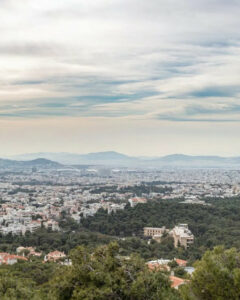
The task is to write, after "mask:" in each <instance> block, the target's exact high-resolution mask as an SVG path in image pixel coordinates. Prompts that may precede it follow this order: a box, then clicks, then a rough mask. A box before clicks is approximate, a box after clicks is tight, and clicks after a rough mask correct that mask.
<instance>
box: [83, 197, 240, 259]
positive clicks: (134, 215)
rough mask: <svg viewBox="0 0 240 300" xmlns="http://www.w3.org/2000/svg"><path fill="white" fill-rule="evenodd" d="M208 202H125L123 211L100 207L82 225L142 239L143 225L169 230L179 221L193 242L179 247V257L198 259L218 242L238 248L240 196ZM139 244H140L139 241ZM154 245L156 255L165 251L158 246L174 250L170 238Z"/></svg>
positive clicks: (118, 235) (90, 228)
mask: <svg viewBox="0 0 240 300" xmlns="http://www.w3.org/2000/svg"><path fill="white" fill-rule="evenodd" d="M211 203H212V205H211V206H203V205H196V204H182V203H179V201H177V200H171V201H170V200H168V201H163V200H161V201H152V202H149V203H147V204H139V205H137V206H136V207H134V208H131V207H130V206H129V205H127V206H126V208H125V209H124V210H122V211H117V212H116V213H112V214H110V215H109V214H108V213H107V211H105V210H103V209H101V210H99V211H98V213H97V214H96V215H95V216H94V217H88V218H86V219H83V220H82V224H83V226H84V227H85V228H87V229H88V230H91V231H94V232H100V233H103V234H107V235H112V236H117V237H132V236H135V237H140V238H143V227H145V226H154V227H162V226H166V228H170V229H171V228H173V227H174V226H175V225H177V224H178V223H187V224H188V225H189V228H190V230H191V231H192V233H193V234H194V236H195V242H194V245H193V246H191V247H190V248H189V249H188V250H187V251H185V250H183V249H182V250H181V256H182V257H183V258H184V257H185V258H191V259H192V260H195V259H199V258H201V256H202V254H203V253H204V252H205V251H206V250H208V249H209V248H210V249H212V248H213V247H214V246H216V245H220V244H221V245H224V246H225V247H227V248H230V247H236V248H237V249H240V199H239V198H234V199H225V200H217V199H213V200H211ZM136 241H137V240H136V239H135V242H136ZM138 244H139V246H140V245H141V244H143V243H142V242H141V241H138ZM163 246H164V247H163ZM155 247H156V248H159V249H160V250H159V252H158V254H159V255H160V254H167V253H166V252H167V251H161V248H166V247H167V249H165V250H168V254H169V255H170V256H172V255H173V254H175V251H176V250H174V249H173V248H171V246H170V241H169V239H165V240H164V243H163V245H158V246H157V245H155ZM156 254H157V253H156ZM170 258H171V257H170Z"/></svg>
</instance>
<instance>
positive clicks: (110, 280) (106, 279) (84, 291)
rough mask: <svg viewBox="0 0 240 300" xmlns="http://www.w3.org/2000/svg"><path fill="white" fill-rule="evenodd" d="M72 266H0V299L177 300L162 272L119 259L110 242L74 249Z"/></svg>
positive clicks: (136, 260)
mask: <svg viewBox="0 0 240 300" xmlns="http://www.w3.org/2000/svg"><path fill="white" fill-rule="evenodd" d="M70 257H71V259H72V262H73V264H72V266H62V265H57V264H52V263H46V264H43V263H41V262H40V261H36V262H21V263H18V264H15V265H12V266H0V298H1V299H4V300H5V299H6V300H22V299H24V300H30V299H35V300H43V299H44V300H45V299H46V300H54V299H55V300H70V299H79V300H81V299H82V300H87V299H89V300H90V299H91V300H101V299H102V300H105V299H106V300H111V299H112V300H115V299H116V300H117V299H119V300H135V299H136V300H137V299H139V300H147V299H148V300H151V299H152V300H155V299H156V300H157V299H158V300H165V299H166V300H180V299H181V298H180V296H179V294H178V293H177V292H176V291H175V290H174V289H172V288H171V287H170V281H169V279H168V275H167V274H166V273H161V272H150V271H149V270H148V269H147V267H146V265H145V263H144V261H143V260H141V259H140V258H139V257H138V256H132V257H130V258H128V259H126V258H124V257H122V256H120V252H119V246H118V245H117V244H116V243H111V244H109V245H108V246H101V247H98V248H97V249H95V251H94V252H90V251H89V249H88V248H86V247H82V246H81V247H77V248H76V249H75V250H73V251H72V252H71V255H70Z"/></svg>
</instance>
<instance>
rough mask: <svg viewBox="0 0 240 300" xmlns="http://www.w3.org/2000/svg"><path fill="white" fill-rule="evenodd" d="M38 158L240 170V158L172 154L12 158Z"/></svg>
mask: <svg viewBox="0 0 240 300" xmlns="http://www.w3.org/2000/svg"><path fill="white" fill-rule="evenodd" d="M39 157H42V158H45V159H48V160H53V161H57V162H59V163H62V164H68V165H79V164H80V165H104V166H122V167H142V168H148V167H150V168H155V167H156V168H236V169H240V157H221V156H191V155H184V154H172V155H167V156H162V157H133V156H128V155H125V154H122V153H118V152H115V151H106V152H96V153H88V154H76V153H65V152H60V153H49V152H43V153H30V154H23V155H17V156H14V157H12V158H13V159H16V160H23V161H24V160H33V159H37V158H39Z"/></svg>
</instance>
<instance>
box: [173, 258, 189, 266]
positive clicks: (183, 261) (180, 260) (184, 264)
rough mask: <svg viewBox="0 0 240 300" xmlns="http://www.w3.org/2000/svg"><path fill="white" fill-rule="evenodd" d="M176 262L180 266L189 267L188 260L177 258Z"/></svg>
mask: <svg viewBox="0 0 240 300" xmlns="http://www.w3.org/2000/svg"><path fill="white" fill-rule="evenodd" d="M175 261H176V263H177V264H178V265H179V266H183V267H186V265H187V261H186V260H183V259H179V258H175Z"/></svg>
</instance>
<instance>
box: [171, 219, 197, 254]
mask: <svg viewBox="0 0 240 300" xmlns="http://www.w3.org/2000/svg"><path fill="white" fill-rule="evenodd" d="M171 235H172V237H173V239H174V246H175V248H177V247H178V246H179V245H180V246H183V247H184V248H185V249H186V248H188V247H189V245H191V244H193V242H194V235H193V234H192V232H191V231H190V230H189V229H188V225H187V224H179V225H178V226H175V227H174V228H173V230H172V231H171Z"/></svg>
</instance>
